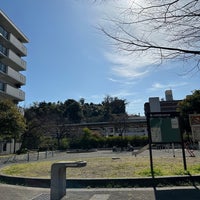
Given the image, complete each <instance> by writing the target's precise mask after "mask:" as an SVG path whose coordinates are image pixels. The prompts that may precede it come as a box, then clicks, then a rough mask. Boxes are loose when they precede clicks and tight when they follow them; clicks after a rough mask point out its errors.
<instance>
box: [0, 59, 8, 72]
mask: <svg viewBox="0 0 200 200" xmlns="http://www.w3.org/2000/svg"><path fill="white" fill-rule="evenodd" d="M6 70H7V66H6V65H4V64H3V63H1V62H0V71H2V72H4V73H6Z"/></svg>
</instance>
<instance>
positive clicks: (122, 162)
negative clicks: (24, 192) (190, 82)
mask: <svg viewBox="0 0 200 200" xmlns="http://www.w3.org/2000/svg"><path fill="white" fill-rule="evenodd" d="M70 160H75V161H77V158H74V159H72V158H70ZM81 160H85V161H87V166H86V167H83V168H69V169H67V177H68V178H124V177H129V178H132V177H133V178H134V177H148V176H151V173H150V161H149V158H148V157H134V156H121V157H117V158H115V159H114V158H113V157H85V158H84V157H82V158H81ZM153 161H154V173H155V176H171V175H184V174H188V173H190V174H192V175H197V174H200V159H199V157H187V171H184V168H183V159H182V158H180V157H179V158H173V157H156V158H154V159H153ZM54 162H55V161H41V162H29V163H21V164H12V165H9V166H6V167H4V168H2V169H1V170H0V173H1V174H6V175H12V176H23V177H41V178H49V177H50V171H51V164H52V163H54Z"/></svg>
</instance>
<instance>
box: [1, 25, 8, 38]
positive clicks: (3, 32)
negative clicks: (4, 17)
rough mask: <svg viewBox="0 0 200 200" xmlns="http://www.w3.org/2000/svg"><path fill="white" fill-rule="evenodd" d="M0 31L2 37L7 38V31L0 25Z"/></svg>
mask: <svg viewBox="0 0 200 200" xmlns="http://www.w3.org/2000/svg"><path fill="white" fill-rule="evenodd" d="M0 33H1V34H2V35H3V37H5V38H6V39H8V35H9V34H8V32H7V31H6V30H5V29H4V28H3V27H2V26H0Z"/></svg>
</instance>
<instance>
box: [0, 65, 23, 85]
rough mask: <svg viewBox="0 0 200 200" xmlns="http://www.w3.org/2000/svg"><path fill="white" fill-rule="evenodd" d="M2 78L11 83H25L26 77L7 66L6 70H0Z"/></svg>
mask: <svg viewBox="0 0 200 200" xmlns="http://www.w3.org/2000/svg"><path fill="white" fill-rule="evenodd" d="M0 78H1V80H2V81H4V82H7V83H10V84H11V85H13V84H14V85H20V86H21V85H25V84H26V77H25V76H24V75H22V74H20V73H18V72H17V71H15V70H13V69H12V68H10V67H7V70H6V71H5V72H3V71H1V70H0Z"/></svg>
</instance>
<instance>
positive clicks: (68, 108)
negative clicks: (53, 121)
mask: <svg viewBox="0 0 200 200" xmlns="http://www.w3.org/2000/svg"><path fill="white" fill-rule="evenodd" d="M64 105H65V111H64V116H65V117H66V118H67V119H68V122H70V123H80V122H81V119H82V110H81V105H80V103H79V102H77V101H75V100H73V99H68V100H67V101H65V102H64Z"/></svg>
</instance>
